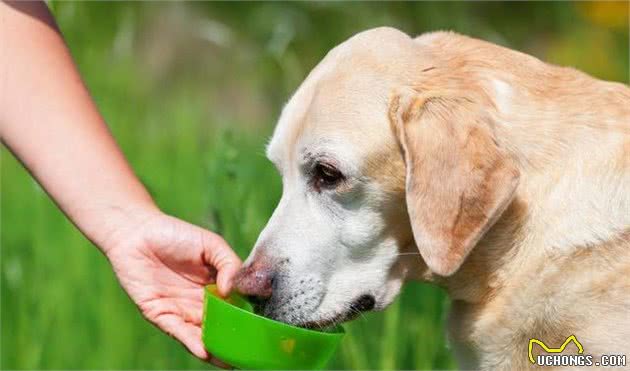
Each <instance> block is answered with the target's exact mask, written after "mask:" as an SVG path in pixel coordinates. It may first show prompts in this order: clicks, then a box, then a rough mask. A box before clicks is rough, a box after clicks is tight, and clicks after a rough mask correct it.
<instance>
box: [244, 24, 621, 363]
mask: <svg viewBox="0 0 630 371" xmlns="http://www.w3.org/2000/svg"><path fill="white" fill-rule="evenodd" d="M320 152H323V153H325V154H326V156H328V157H327V158H329V159H331V160H330V161H333V162H334V163H335V164H337V166H338V167H339V168H340V169H341V170H342V171H343V172H344V173H345V174H348V175H347V178H348V180H347V181H346V182H345V183H344V184H343V185H341V186H339V187H338V188H336V189H334V190H330V191H326V192H327V193H325V192H319V193H317V194H316V193H314V191H312V190H309V188H308V186H307V184H309V183H308V180H307V179H306V178H307V177H308V176H307V175H306V173H305V172H304V171H303V170H301V169H302V167H301V166H302V165H301V164H302V162H300V161H302V160H301V159H302V157H303V156H304V154H305V153H307V154H310V153H320ZM268 154H269V157H270V159H271V160H272V161H273V162H274V163H275V164H276V165H277V167H278V168H279V170H280V172H281V173H282V175H283V179H284V184H285V190H284V195H283V199H282V201H281V202H280V205H279V206H278V210H277V211H276V213H275V214H274V217H272V219H271V220H270V222H269V224H268V226H267V228H266V229H265V231H264V232H263V233H262V234H261V239H260V241H261V242H259V244H258V245H257V246H256V249H255V252H256V251H261V252H263V251H264V252H265V253H266V254H267V255H271V256H273V255H277V256H288V257H291V258H293V259H295V260H296V261H297V262H296V263H295V264H294V265H291V268H290V269H287V272H286V275H285V276H284V277H288V278H286V279H287V280H288V281H287V282H291V283H292V285H294V286H296V287H299V283H298V281H299V279H297V278H294V277H298V278H299V277H304V276H308V277H311V276H314V277H330V278H329V279H328V278H326V281H325V283H324V284H322V286H321V288H320V289H318V290H322V292H321V294H318V295H319V296H318V297H320V299H319V303H320V304H318V306H317V307H314V308H309V309H308V310H306V309H302V311H301V312H300V311H297V312H296V314H295V316H294V317H286V318H282V317H280V319H283V320H287V321H288V322H294V323H298V324H299V323H301V322H300V321H301V320H302V319H304V320H305V321H307V320H308V321H317V320H320V319H330V318H340V317H339V316H337V317H335V316H332V317H331V313H341V312H342V311H343V310H344V308H345V307H347V305H348V300H349V298H352V297H356V295H359V294H360V293H362V292H370V293H372V294H373V295H374V296H375V297H376V299H377V303H376V309H382V308H383V307H385V306H386V305H387V304H389V303H390V302H391V301H392V300H393V298H394V297H395V296H396V294H397V293H398V291H399V288H400V285H401V284H402V282H403V281H404V280H409V279H419V280H424V281H429V282H434V283H436V284H439V285H441V286H443V287H445V288H446V290H447V291H448V293H449V295H450V297H451V298H452V300H453V306H452V313H451V316H450V320H449V334H450V335H449V336H450V341H451V343H452V345H453V348H454V350H455V354H456V355H457V358H458V359H459V361H460V365H461V367H462V368H464V369H467V368H471V369H483V370H520V369H527V368H529V367H531V364H530V363H529V361H528V358H527V344H528V340H529V338H532V337H535V338H538V339H540V340H543V341H545V342H546V343H547V344H549V345H550V346H559V345H560V344H561V343H562V341H564V339H565V338H566V337H568V336H569V335H576V336H577V338H578V339H579V340H580V341H581V342H582V344H583V346H584V349H585V352H586V353H589V354H593V355H601V354H615V353H625V354H627V356H628V357H630V89H629V88H628V87H627V86H626V85H623V84H619V83H612V82H605V81H600V80H597V79H594V78H592V77H590V76H588V75H586V74H584V73H581V72H579V71H576V70H574V69H571V68H562V67H556V66H552V65H549V64H546V63H543V62H541V61H540V60H538V59H536V58H534V57H531V56H528V55H526V54H522V53H519V52H516V51H513V50H509V49H506V48H503V47H500V46H497V45H493V44H490V43H487V42H484V41H480V40H475V39H472V38H468V37H466V36H461V35H458V34H455V33H450V32H437V33H430V34H426V35H422V36H420V37H418V38H416V39H412V38H410V37H408V36H407V35H405V34H403V33H401V32H399V31H397V30H394V29H389V28H379V29H374V30H369V31H366V32H363V33H361V34H358V35H356V36H354V37H353V38H351V39H350V40H348V41H346V42H345V43H343V44H341V45H340V46H338V47H337V48H335V49H333V50H332V51H331V52H330V53H329V54H328V55H327V56H326V58H325V59H324V60H323V61H322V62H321V63H320V64H319V65H318V66H317V67H316V68H315V69H314V70H313V72H311V74H310V75H309V76H308V78H307V79H306V80H305V82H304V83H303V85H302V86H301V87H300V89H298V91H297V92H296V94H295V96H294V97H293V98H292V99H291V101H290V102H289V104H288V105H287V107H285V110H284V112H283V114H282V117H281V119H280V121H279V123H278V126H277V128H276V132H275V133H274V136H273V139H272V140H271V142H270V145H269V148H268ZM307 157H308V156H307ZM305 166H306V165H305ZM309 192H311V193H312V194H311V193H309ZM411 192H413V193H411ZM347 195H351V196H352V197H350V196H347ZM339 205H342V207H341V206H339ZM330 210H332V211H330ZM331 223H332V224H334V225H331ZM331 246H332V247H331ZM333 247H334V248H333ZM417 248H419V249H420V253H422V256H423V257H424V259H421V258H420V257H419V256H418V255H413V254H410V253H412V252H413V251H417V250H416V249H417ZM361 249H364V250H361ZM357 251H359V252H361V251H363V254H365V256H363V255H360V253H357ZM353 254H359V255H356V256H355V255H353ZM402 254H405V255H402ZM254 255H255V254H252V256H254ZM357 256H358V258H357ZM324 258H325V259H328V260H326V264H321V265H320V264H318V262H320V261H323V260H324ZM251 259H253V258H251ZM251 259H250V260H251ZM425 261H426V263H425ZM249 263H251V261H250V262H249ZM291 264H293V263H291ZM331 267H332V268H331ZM366 272H367V273H369V275H367V273H366ZM292 277H293V278H292ZM318 287H319V286H318ZM341 318H343V317H341Z"/></svg>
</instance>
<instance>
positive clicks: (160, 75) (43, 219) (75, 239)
mask: <svg viewBox="0 0 630 371" xmlns="http://www.w3.org/2000/svg"><path fill="white" fill-rule="evenodd" d="M358 5H359V4H357V5H354V4H335V3H320V4H303V3H291V4H287V3H256V4H254V3H239V4H226V3H209V4H197V3H196V4H181V3H180V4H172V3H134V4H126V3H116V4H108V3H73V2H61V3H53V4H52V8H53V10H54V12H55V14H56V16H57V19H58V22H59V24H60V27H61V29H62V30H63V32H64V34H65V36H66V39H67V41H68V44H69V46H70V49H71V51H72V53H73V55H74V57H75V59H76V60H77V63H78V66H79V68H80V70H81V72H82V75H83V76H84V78H85V79H86V82H87V85H88V86H89V87H90V90H91V92H92V94H93V96H94V99H95V100H96V101H97V104H98V106H99V108H100V109H101V111H102V113H103V115H104V117H105V118H106V120H107V122H108V123H109V125H110V127H111V130H112V132H113V134H114V136H115V137H116V138H117V140H118V141H119V143H120V145H121V147H122V149H123V151H124V152H125V154H126V155H127V157H128V158H129V161H130V162H131V164H132V166H133V167H134V169H135V170H136V171H137V173H138V175H139V177H140V178H141V179H142V181H143V182H144V183H145V184H146V185H147V187H148V188H149V190H150V192H151V193H152V194H153V196H154V197H155V199H156V201H157V202H158V204H159V205H160V206H161V207H162V208H163V209H164V210H165V211H167V212H168V213H171V214H173V215H176V216H178V217H181V218H183V219H185V220H188V221H191V222H194V223H197V224H199V225H202V226H204V227H207V228H209V229H211V230H214V231H216V232H218V233H220V234H222V235H223V236H224V237H225V238H226V240H227V241H229V242H230V244H231V245H232V246H233V247H234V249H235V250H236V251H237V252H238V253H239V255H240V256H241V257H245V256H246V255H247V253H248V251H249V249H250V248H251V246H252V245H253V244H254V242H255V240H256V237H257V235H258V233H259V232H260V230H261V229H262V228H263V226H264V225H265V223H266V221H267V218H268V217H269V216H270V215H271V213H272V211H273V208H274V207H275V204H276V202H277V201H278V198H279V195H280V192H281V183H280V179H279V176H278V175H277V174H276V173H275V171H274V169H273V167H272V166H271V164H270V163H269V162H268V161H267V160H266V159H265V157H264V155H263V153H264V150H263V149H264V144H265V141H266V138H267V137H268V136H269V135H270V134H271V132H272V129H273V124H274V120H275V118H276V117H277V115H278V112H279V109H280V108H281V106H282V103H283V101H285V100H286V99H287V97H288V96H290V93H291V92H292V91H293V90H294V89H295V87H296V86H297V84H299V82H300V81H301V80H302V79H303V78H304V76H305V74H306V73H307V72H308V70H309V69H310V68H311V67H312V66H313V65H314V64H315V63H316V62H317V60H319V59H320V58H321V57H322V56H323V55H324V54H325V52H326V51H327V50H328V49H330V48H331V47H332V46H333V45H335V44H336V43H338V42H340V41H341V40H343V39H344V38H346V37H347V36H349V35H350V34H352V33H354V32H356V31H358V30H360V29H364V28H368V27H372V26H375V25H377V24H384V23H387V24H392V25H395V26H397V27H399V28H402V29H404V30H407V31H408V32H410V33H419V32H421V31H423V30H425V29H436V28H454V29H457V30H460V31H462V32H466V33H469V34H473V35H477V36H482V37H485V38H488V39H491V40H493V41H496V42H500V43H504V44H510V43H509V42H507V40H512V41H513V42H514V43H515V45H510V46H513V47H521V48H525V50H528V51H530V52H532V51H539V52H540V53H539V54H540V55H541V56H547V57H548V58H550V59H551V60H553V61H556V62H560V63H562V62H566V61H569V62H571V61H578V62H577V63H576V64H577V65H578V67H582V68H585V69H587V71H590V72H592V73H595V74H599V75H598V76H601V77H607V78H612V79H618V80H622V81H627V71H628V68H627V66H628V60H627V54H628V53H627V51H628V47H627V45H628V43H627V35H625V36H624V33H623V32H622V31H619V30H618V29H611V28H608V27H606V26H605V25H603V26H602V25H601V24H599V23H597V22H600V21H601V20H599V19H598V20H597V22H589V20H588V19H587V18H584V17H582V16H580V14H581V13H580V10H579V9H577V8H576V9H577V10H576V9H574V5H573V4H571V3H553V4H552V5H547V4H539V3H528V4H523V3H514V8H509V7H508V6H507V5H503V4H496V3H495V4H490V3H479V5H475V4H472V5H471V4H469V3H419V4H413V3H390V4H381V3H370V4H361V5H363V6H361V7H359V6H358ZM510 7H512V4H510ZM600 13H601V12H600ZM600 13H598V14H600ZM103 14H107V16H106V17H105V16H103ZM626 14H627V12H626ZM526 16H527V17H526ZM600 16H601V14H600ZM502 17H504V18H505V19H504V18H502ZM340 19H346V21H343V22H340V21H339V20H340ZM209 20H210V21H209ZM217 20H218V21H220V22H218V23H217V22H216V21H217ZM213 22H214V23H213ZM531 22H534V23H535V24H536V27H530V26H529V25H530V23H531ZM626 24H627V16H626ZM418 25H420V26H418ZM213 27H214V28H213ZM222 27H223V28H222ZM532 28H536V29H537V30H540V31H539V33H538V34H533V35H532V32H531V29H532ZM576 28H579V29H580V30H581V32H580V33H577V35H582V36H584V35H585V34H586V33H588V34H589V35H590V34H592V35H595V36H594V37H595V40H594V41H593V40H590V39H586V40H585V39H584V38H583V37H580V38H577V37H576V36H574V35H576V33H573V32H572V30H573V29H576ZM204 30H205V31H204ZM208 30H214V31H212V32H210V33H209V34H208V32H206V31H208ZM589 30H591V31H593V32H592V33H589V32H588V31H589ZM204 32H205V33H204ZM221 32H223V35H224V37H225V38H227V40H229V42H228V43H225V42H224V41H223V42H222V41H221V39H220V38H218V39H217V35H219V34H221ZM225 35H227V36H225ZM500 35H501V36H500ZM505 35H509V36H505ZM548 35H554V37H548ZM213 37H214V39H212V38H213ZM541 40H542V41H541ZM602 40H604V41H602ZM602 42H604V43H605V44H607V45H611V46H615V45H617V46H619V47H611V48H610V53H617V54H610V55H605V56H604V57H605V58H603V57H602V58H599V59H596V60H590V59H588V58H584V59H588V61H587V62H584V64H583V65H580V63H582V62H580V61H581V60H582V58H580V56H582V55H585V56H589V55H591V52H589V50H582V49H581V48H583V47H584V46H589V45H590V46H591V47H592V48H593V49H597V45H599V44H601V43H602ZM541 43H543V44H541ZM544 43H551V44H552V45H558V46H559V47H558V48H549V49H546V47H545V45H546V44H544ZM233 45H238V48H237V47H234V46H233ZM547 50H549V52H546V51H547ZM580 50H581V51H580ZM554 51H555V52H554ZM579 53H583V54H579ZM597 55H599V54H597ZM576 56H577V57H576ZM600 59H601V60H600ZM1 159H2V163H1V164H2V167H1V170H0V176H1V181H0V186H1V189H2V204H1V206H2V207H1V211H0V220H1V222H2V224H1V227H2V233H1V235H0V243H1V246H2V250H1V256H0V257H1V260H0V264H1V274H0V279H1V281H0V282H1V285H2V286H1V292H0V299H1V306H0V308H1V314H2V318H1V320H2V321H1V345H0V351H1V354H0V368H1V369H203V368H208V367H210V366H208V365H206V364H203V363H201V362H199V361H197V360H195V359H194V358H193V357H192V356H190V355H189V354H188V353H186V351H185V350H184V349H183V348H182V347H181V346H180V345H179V344H178V343H176V342H175V341H174V340H172V339H170V338H168V337H167V336H164V334H162V333H161V332H160V331H158V330H157V329H155V328H153V327H152V326H151V325H150V324H149V323H147V322H146V321H144V320H143V319H142V317H141V316H140V314H139V313H138V312H137V310H136V309H135V307H134V305H133V304H132V303H131V302H130V300H129V299H128V298H127V297H126V295H125V294H124V292H123V291H122V290H121V289H120V287H119V286H118V283H117V282H116V279H115V277H114V275H113V273H112V271H111V269H110V267H109V265H108V262H107V261H106V260H105V259H104V257H103V256H102V255H101V254H100V253H99V252H98V251H97V249H95V248H94V247H93V246H91V245H90V243H89V242H88V241H87V240H86V239H85V238H84V237H83V236H82V235H81V234H80V233H79V232H77V230H76V229H75V228H74V227H73V226H72V225H71V224H70V223H69V222H68V221H67V220H66V219H65V218H64V216H63V214H62V213H60V212H59V210H58V209H57V208H56V207H55V205H54V204H53V203H52V202H51V201H50V200H49V199H48V197H47V195H46V194H45V193H44V192H43V191H42V189H41V188H40V187H39V186H38V185H37V184H36V183H35V182H34V181H33V180H32V179H31V178H30V177H29V175H28V174H27V172H26V171H25V170H24V169H23V168H22V167H21V165H20V164H19V163H18V162H17V161H16V160H15V158H13V157H12V155H11V154H10V153H9V152H8V151H7V150H6V149H4V148H3V149H2V152H1ZM75 176H76V177H81V176H82V174H75ZM447 307H448V302H447V301H446V298H445V295H444V293H443V292H441V291H440V290H438V289H437V288H435V287H430V286H426V285H421V284H408V285H407V286H406V287H405V289H404V291H403V293H402V294H401V296H400V297H399V298H398V300H397V301H396V302H395V303H394V304H393V305H392V306H391V307H390V308H389V309H388V310H387V311H385V312H384V313H374V314H367V315H365V316H364V317H363V318H360V319H359V320H357V321H355V322H353V323H351V324H349V325H348V326H347V330H348V336H347V338H346V339H345V340H344V341H343V345H342V347H341V349H340V351H339V352H338V353H337V355H336V358H335V359H334V360H333V362H332V363H331V365H330V367H331V368H336V369H383V370H385V369H414V368H415V369H452V368H455V364H454V362H453V360H452V357H451V355H450V353H449V350H448V347H447V345H446V341H445V336H444V324H445V313H446V309H447ZM245 341H246V340H244V343H245Z"/></svg>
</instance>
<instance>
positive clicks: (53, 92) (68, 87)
mask: <svg viewBox="0 0 630 371" xmlns="http://www.w3.org/2000/svg"><path fill="white" fill-rule="evenodd" d="M0 16H1V17H2V21H1V22H0V28H1V31H0V45H2V46H0V48H2V49H4V50H3V51H2V54H3V58H2V60H0V74H1V75H0V78H1V80H0V81H2V82H1V83H2V85H3V86H2V91H3V93H2V94H0V136H1V138H2V141H3V142H4V143H5V144H6V145H7V146H8V147H9V148H10V149H11V151H13V152H14V153H15V155H16V156H17V157H18V158H19V159H20V160H21V161H22V162H23V163H24V165H25V166H26V167H27V168H28V169H29V171H30V172H31V173H32V174H33V175H34V176H35V177H36V178H37V180H38V181H39V182H40V183H41V184H42V186H43V187H44V188H45V189H46V191H47V192H48V193H49V194H50V195H51V197H52V198H54V199H55V201H56V202H57V204H58V205H59V206H60V207H61V208H62V209H63V210H64V212H65V213H66V214H67V215H68V216H69V217H70V219H72V220H73V222H74V223H75V224H76V225H77V226H78V227H79V228H80V229H81V230H82V231H83V232H84V233H85V234H86V235H87V236H88V238H90V239H92V240H93V241H94V242H95V243H97V244H98V245H100V246H101V247H104V245H106V243H105V241H106V240H107V239H108V238H109V236H108V234H109V232H108V231H113V230H114V229H118V228H119V224H121V223H122V222H121V220H122V219H125V218H128V217H129V215H131V214H135V213H136V212H137V211H139V210H143V211H144V210H155V206H154V204H153V201H152V200H151V197H150V196H149V194H148V193H147V192H146V190H145V188H144V187H143V186H142V184H141V183H140V182H139V181H138V179H137V178H136V177H135V175H134V174H133V171H132V170H131V168H130V167H129V165H128V164H127V162H126V161H125V159H124V157H123V155H122V153H121V152H120V149H119V148H118V147H117V145H116V143H115V141H114V140H113V138H112V136H111V134H110V133H109V131H108V129H107V126H106V125H105V123H104V121H103V119H102V117H101V116H100V114H99V112H98V110H97V109H96V107H95V106H94V104H93V102H92V100H91V98H90V95H89V93H88V92H87V89H86V88H85V86H84V85H83V83H82V81H81V78H80V76H79V74H78V72H77V70H76V68H75V66H74V63H73V62H72V59H71V57H70V55H69V52H68V50H67V48H66V46H65V44H64V42H63V40H62V38H61V35H60V34H59V32H58V31H57V29H56V27H55V26H54V21H53V20H52V17H51V16H50V14H49V12H48V9H47V8H46V5H45V4H44V3H18V4H7V3H0Z"/></svg>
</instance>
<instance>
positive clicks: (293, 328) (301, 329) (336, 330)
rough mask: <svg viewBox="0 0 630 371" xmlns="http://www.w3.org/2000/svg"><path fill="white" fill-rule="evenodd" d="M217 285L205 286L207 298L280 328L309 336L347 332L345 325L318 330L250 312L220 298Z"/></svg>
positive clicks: (335, 336) (335, 334)
mask: <svg viewBox="0 0 630 371" xmlns="http://www.w3.org/2000/svg"><path fill="white" fill-rule="evenodd" d="M212 286H215V285H207V286H206V287H205V288H204V291H205V296H206V298H210V300H213V301H214V302H215V303H218V304H219V305H223V306H225V307H227V308H231V309H232V310H237V311H239V312H242V313H245V314H248V315H250V316H252V317H254V318H257V319H258V320H262V321H264V322H266V323H268V324H270V325H273V326H276V327H280V328H286V329H289V330H291V331H297V332H298V333H300V332H301V333H303V334H305V335H308V336H313V335H315V336H321V337H334V338H338V337H343V336H344V335H345V334H346V331H345V329H344V328H343V326H341V325H339V324H337V325H336V326H335V327H333V328H332V331H331V332H327V331H317V330H311V329H307V328H304V327H298V326H293V325H290V324H288V323H284V322H280V321H275V320H273V319H271V318H267V317H263V316H261V315H259V314H256V313H254V312H250V311H247V310H245V309H243V308H241V307H239V306H236V305H233V304H231V303H228V302H227V301H225V300H223V299H222V298H220V297H219V296H217V295H215V294H214V293H213V292H212V290H211V287H212ZM230 295H238V294H237V293H232V294H230ZM239 297H241V298H242V299H243V300H245V301H247V300H246V299H245V298H243V297H242V296H240V295H239Z"/></svg>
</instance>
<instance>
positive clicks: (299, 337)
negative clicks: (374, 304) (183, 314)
mask: <svg viewBox="0 0 630 371" xmlns="http://www.w3.org/2000/svg"><path fill="white" fill-rule="evenodd" d="M205 291H206V294H205V304H204V307H205V310H204V313H203V326H202V330H203V331H202V337H203V343H204V344H205V346H206V349H207V350H208V352H210V353H212V355H213V356H215V357H217V358H219V359H220V360H222V361H224V362H226V363H229V364H230V365H232V366H234V367H237V368H240V369H258V370H271V369H273V370H290V369H295V370H319V369H322V368H324V367H325V366H326V364H327V363H328V361H329V360H330V358H331V357H332V356H333V354H334V352H335V350H336V349H337V346H338V345H339V342H340V341H341V338H343V336H344V334H345V333H344V330H343V328H342V327H341V326H337V327H336V328H333V329H332V330H328V331H325V332H324V331H321V332H320V331H314V330H308V329H304V328H301V327H295V326H291V325H288V324H286V323H282V322H277V321H274V320H271V319H269V318H265V317H262V316H259V315H257V314H255V313H254V311H253V308H252V305H251V304H250V303H249V302H248V301H247V300H245V299H244V298H243V297H241V296H239V295H237V294H232V295H230V297H228V298H226V299H222V298H221V297H220V296H219V295H218V293H217V290H216V287H215V286H214V285H210V286H208V287H207V288H206V290H205Z"/></svg>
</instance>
